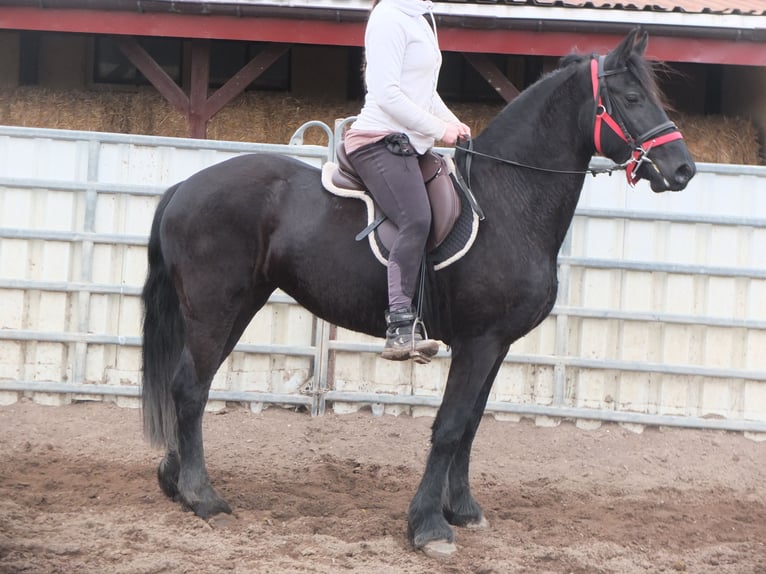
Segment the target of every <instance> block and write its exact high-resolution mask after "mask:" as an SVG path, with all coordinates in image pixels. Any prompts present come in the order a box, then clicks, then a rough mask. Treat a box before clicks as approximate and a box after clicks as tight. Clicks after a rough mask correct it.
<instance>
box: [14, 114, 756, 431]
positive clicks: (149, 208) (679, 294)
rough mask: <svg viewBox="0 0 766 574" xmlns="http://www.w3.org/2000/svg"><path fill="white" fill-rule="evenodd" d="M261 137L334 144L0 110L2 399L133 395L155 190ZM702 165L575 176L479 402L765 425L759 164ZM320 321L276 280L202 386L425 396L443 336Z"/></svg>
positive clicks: (543, 418) (295, 395)
mask: <svg viewBox="0 0 766 574" xmlns="http://www.w3.org/2000/svg"><path fill="white" fill-rule="evenodd" d="M299 139H300V138H297V139H296V141H297V142H299ZM264 149H268V150H273V151H280V152H286V153H291V154H293V155H301V154H303V157H304V159H307V160H308V161H310V162H312V163H315V164H320V163H321V162H322V161H323V158H324V157H325V156H326V155H327V154H328V153H329V150H332V149H333V146H332V145H331V146H330V147H329V148H324V147H317V146H292V147H287V146H260V145H246V144H226V143H221V142H198V141H194V140H175V139H163V138H148V137H146V138H144V137H138V136H116V135H106V134H92V133H73V132H56V131H46V130H27V129H24V128H0V153H5V152H8V153H9V154H10V156H9V157H12V161H7V162H3V164H2V167H1V168H0V170H1V171H0V278H1V279H0V402H2V401H11V400H15V399H16V398H17V396H18V392H19V391H20V390H23V389H26V390H27V391H30V390H31V391H36V392H35V396H36V398H37V400H44V401H48V402H54V403H55V402H56V401H62V400H64V401H65V400H69V398H71V396H76V395H77V394H82V395H86V394H104V395H114V396H117V397H120V401H122V402H127V403H130V404H135V401H136V399H135V397H136V396H137V387H136V385H137V383H138V378H139V372H140V360H141V358H140V352H139V346H138V345H139V342H140V339H139V337H140V302H139V297H138V296H139V293H140V288H141V285H142V283H143V279H144V273H145V247H144V245H145V241H146V235H147V233H148V229H149V225H150V222H151V218H152V215H153V212H154V208H155V205H156V202H157V200H158V197H159V194H160V193H161V192H162V190H163V189H164V188H165V187H166V186H168V185H170V184H172V183H175V182H176V181H178V180H179V179H182V178H184V177H186V176H188V175H190V174H191V173H194V172H196V171H198V170H199V169H201V168H202V167H204V166H206V165H210V164H212V163H216V162H218V161H221V160H223V159H226V158H227V157H230V156H231V155H234V154H237V153H243V152H248V151H255V150H264ZM19 150H22V151H19ZM700 167H701V170H700V174H699V175H698V176H697V178H696V179H695V180H694V181H693V183H692V185H691V186H690V187H689V188H688V189H687V190H686V191H684V192H682V193H678V194H662V195H655V194H652V193H651V192H649V191H648V190H647V189H646V188H644V187H643V186H640V187H639V189H635V190H634V189H630V188H628V187H627V185H626V184H625V183H624V180H623V179H622V178H619V177H613V178H608V177H599V178H595V179H593V178H589V179H588V180H587V182H586V186H585V188H584V190H583V195H582V199H581V201H580V205H579V208H578V212H577V215H576V217H575V220H574V222H573V225H572V228H571V230H570V233H569V235H568V237H567V240H566V242H565V245H564V248H563V250H562V254H561V257H560V271H559V277H560V285H561V289H560V294H559V300H558V302H557V305H556V308H555V309H554V312H553V314H552V315H551V316H550V317H549V318H548V319H546V320H545V321H544V322H543V324H542V325H541V326H540V327H539V328H538V329H536V330H535V331H533V332H532V333H530V334H529V335H528V336H527V337H525V338H523V339H522V340H520V341H518V342H517V343H516V344H514V345H513V347H512V349H511V352H510V354H509V355H508V357H507V360H506V364H505V365H504V367H503V368H502V369H501V371H500V374H499V375H498V378H497V381H496V384H495V386H494V389H493V392H492V395H491V397H490V405H489V410H490V411H493V412H495V413H498V416H500V415H502V416H507V417H511V418H519V417H521V416H533V417H536V420H537V421H538V422H539V423H540V424H544V423H546V422H549V421H550V420H551V419H550V417H562V416H565V417H571V418H576V419H578V420H581V421H582V420H588V419H592V420H596V421H600V420H615V421H621V422H626V423H647V424H682V425H688V426H707V427H713V428H736V429H741V430H766V383H765V382H764V379H766V355H764V354H763V353H762V349H763V348H764V344H765V343H766V252H764V251H763V250H762V248H761V246H762V245H763V244H764V239H766V218H764V217H763V216H761V215H759V214H763V213H766V209H764V208H765V207H766V205H765V203H764V202H766V197H764V196H763V194H762V193H759V190H762V189H764V182H765V181H766V169H764V168H759V167H734V166H700ZM334 331H335V330H332V329H329V328H328V327H327V326H326V325H325V324H324V323H323V322H319V323H317V322H316V321H315V319H314V318H313V317H312V316H311V315H310V314H309V313H307V312H306V311H305V310H303V309H302V308H300V307H298V306H297V305H295V304H294V302H292V301H291V300H290V299H289V298H288V297H286V296H284V295H281V294H277V295H276V296H275V297H274V298H273V301H272V303H270V304H269V306H268V307H267V309H265V310H264V311H263V312H261V313H260V314H259V315H258V316H256V318H255V320H254V321H253V323H252V324H251V325H250V327H249V328H248V329H247V331H246V332H245V335H244V337H243V339H242V341H241V342H240V344H239V345H238V347H237V349H236V350H235V352H234V353H233V354H232V356H231V357H230V358H229V359H228V360H227V361H226V363H225V364H224V365H223V366H222V368H221V370H220V371H219V373H218V375H217V376H216V378H215V380H214V383H213V392H212V394H211V397H212V398H213V399H214V401H213V402H214V404H215V401H220V400H241V401H248V402H251V403H253V404H255V405H256V407H257V406H258V405H260V404H261V403H263V402H286V403H291V404H303V405H306V406H312V407H313V409H314V410H315V411H316V412H319V411H321V409H322V406H323V403H324V401H329V402H331V403H332V404H333V407H334V408H335V409H336V410H337V411H339V412H342V411H344V410H345V411H348V410H355V409H358V408H359V407H360V406H361V405H363V404H368V405H372V406H373V408H374V410H376V412H383V411H388V412H397V413H398V412H410V413H413V414H432V413H433V412H434V409H435V407H437V406H438V404H439V401H440V396H441V393H442V391H443V385H444V382H445V380H446V377H447V371H448V368H449V356H448V353H447V352H446V351H442V354H441V355H440V356H439V357H438V358H437V359H436V360H434V361H433V362H432V363H431V364H430V365H427V366H415V365H413V364H411V363H391V362H388V361H383V360H381V359H379V358H378V356H377V354H378V352H379V350H380V348H381V340H379V339H374V338H370V337H366V336H364V335H360V334H357V333H351V332H348V331H344V330H342V329H338V330H337V332H334ZM330 333H333V335H332V336H330ZM330 357H332V358H333V361H332V365H330V366H328V365H329V363H330V361H329V359H330ZM305 391H308V394H306V393H305ZM711 417H712V418H711ZM721 418H723V420H719V419H721Z"/></svg>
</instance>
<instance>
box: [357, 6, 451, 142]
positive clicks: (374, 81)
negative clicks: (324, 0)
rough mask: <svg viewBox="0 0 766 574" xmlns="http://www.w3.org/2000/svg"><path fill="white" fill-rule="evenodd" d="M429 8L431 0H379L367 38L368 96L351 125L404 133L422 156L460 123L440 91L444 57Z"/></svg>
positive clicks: (365, 39) (367, 31)
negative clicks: (452, 125) (451, 126)
mask: <svg viewBox="0 0 766 574" xmlns="http://www.w3.org/2000/svg"><path fill="white" fill-rule="evenodd" d="M430 9H431V2H430V1H429V0H381V2H380V3H379V4H378V5H377V6H376V7H375V9H374V10H373V11H372V13H371V14H370V18H369V20H368V22H367V28H366V32H365V37H364V45H365V55H366V59H367V67H366V73H365V82H366V86H367V93H366V96H365V101H364V106H363V107H362V110H361V112H360V113H359V116H358V118H357V119H356V121H355V122H354V124H353V125H352V126H351V127H352V129H355V130H363V131H370V132H376V131H379V132H404V133H406V134H407V135H408V136H409V138H410V141H411V142H412V145H413V146H414V147H415V149H416V150H417V151H418V153H423V152H425V151H426V150H427V149H428V148H430V147H432V146H433V145H434V141H435V140H437V139H441V137H442V136H443V135H444V131H445V129H446V127H447V123H451V122H457V121H458V119H457V117H455V115H454V114H453V113H452V112H451V111H450V110H449V109H448V108H447V106H446V105H445V104H444V102H443V101H442V99H441V97H440V96H439V94H438V93H437V91H436V84H437V81H438V79H439V69H440V68H441V62H442V57H441V51H440V50H439V43H438V38H437V36H436V25H435V22H434V20H433V17H431V24H429V22H428V21H427V20H426V19H425V18H424V17H423V16H424V14H426V13H427V12H429V11H430ZM432 25H433V29H432V28H431V26H432Z"/></svg>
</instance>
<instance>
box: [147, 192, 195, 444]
mask: <svg viewBox="0 0 766 574" xmlns="http://www.w3.org/2000/svg"><path fill="white" fill-rule="evenodd" d="M177 189H178V185H174V186H173V187H171V188H170V189H168V190H167V191H166V192H165V194H164V195H163V196H162V199H160V202H159V205H158V206H157V211H156V212H155V213H154V220H153V221H152V230H151V233H150V235H149V248H148V259H149V270H148V272H147V275H146V282H145V283H144V289H143V291H142V293H141V299H142V302H143V307H144V322H143V343H142V352H143V365H142V371H143V384H142V389H141V397H142V407H143V417H144V434H145V436H146V438H147V440H148V441H149V442H150V443H151V444H152V445H153V446H160V447H167V448H168V449H173V448H175V446H176V415H175V403H174V401H173V395H172V393H171V389H170V383H171V381H172V379H173V373H174V372H175V369H176V365H177V364H178V361H179V358H180V356H181V351H182V350H183V345H184V342H183V341H184V321H183V318H182V316H181V310H180V307H179V303H178V295H177V294H176V291H175V288H174V287H173V282H172V279H171V276H170V273H169V269H168V266H167V263H166V261H165V258H164V257H163V255H162V245H161V242H160V223H161V221H162V216H163V214H164V213H165V208H166V207H167V205H168V203H170V200H171V199H172V197H173V195H174V194H175V192H176V190H177Z"/></svg>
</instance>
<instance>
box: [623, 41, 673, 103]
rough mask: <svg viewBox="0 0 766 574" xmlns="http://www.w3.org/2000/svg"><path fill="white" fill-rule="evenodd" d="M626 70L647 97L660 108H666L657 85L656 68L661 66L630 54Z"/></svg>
mask: <svg viewBox="0 0 766 574" xmlns="http://www.w3.org/2000/svg"><path fill="white" fill-rule="evenodd" d="M626 66H627V67H628V70H629V71H630V72H631V73H632V74H633V75H634V76H635V77H636V78H637V79H638V81H639V83H640V84H641V86H642V87H643V88H644V89H645V90H646V92H647V93H648V94H649V97H651V98H652V100H653V101H654V102H655V103H656V104H657V105H658V106H661V107H662V108H665V109H667V108H668V102H667V101H666V100H665V96H664V94H663V93H662V90H660V87H659V84H658V83H657V74H656V68H657V67H661V66H662V64H654V63H652V62H649V61H648V60H646V59H645V58H644V57H642V56H639V55H638V54H631V55H630V57H629V58H628V61H627V62H626Z"/></svg>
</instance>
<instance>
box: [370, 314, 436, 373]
mask: <svg viewBox="0 0 766 574" xmlns="http://www.w3.org/2000/svg"><path fill="white" fill-rule="evenodd" d="M386 323H387V324H388V327H387V329H386V346H385V347H384V349H383V353H382V357H383V358H384V359H388V360H391V361H406V360H407V359H413V360H414V361H415V362H416V363H419V364H421V365H422V364H426V363H429V362H431V358H432V357H433V356H434V355H436V353H438V352H439V343H438V342H437V341H434V340H432V339H428V335H427V333H426V329H425V325H424V324H423V322H422V321H421V320H420V318H419V317H418V316H417V315H416V313H415V312H414V310H413V309H412V308H407V309H400V310H399V311H396V312H393V313H390V312H386Z"/></svg>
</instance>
